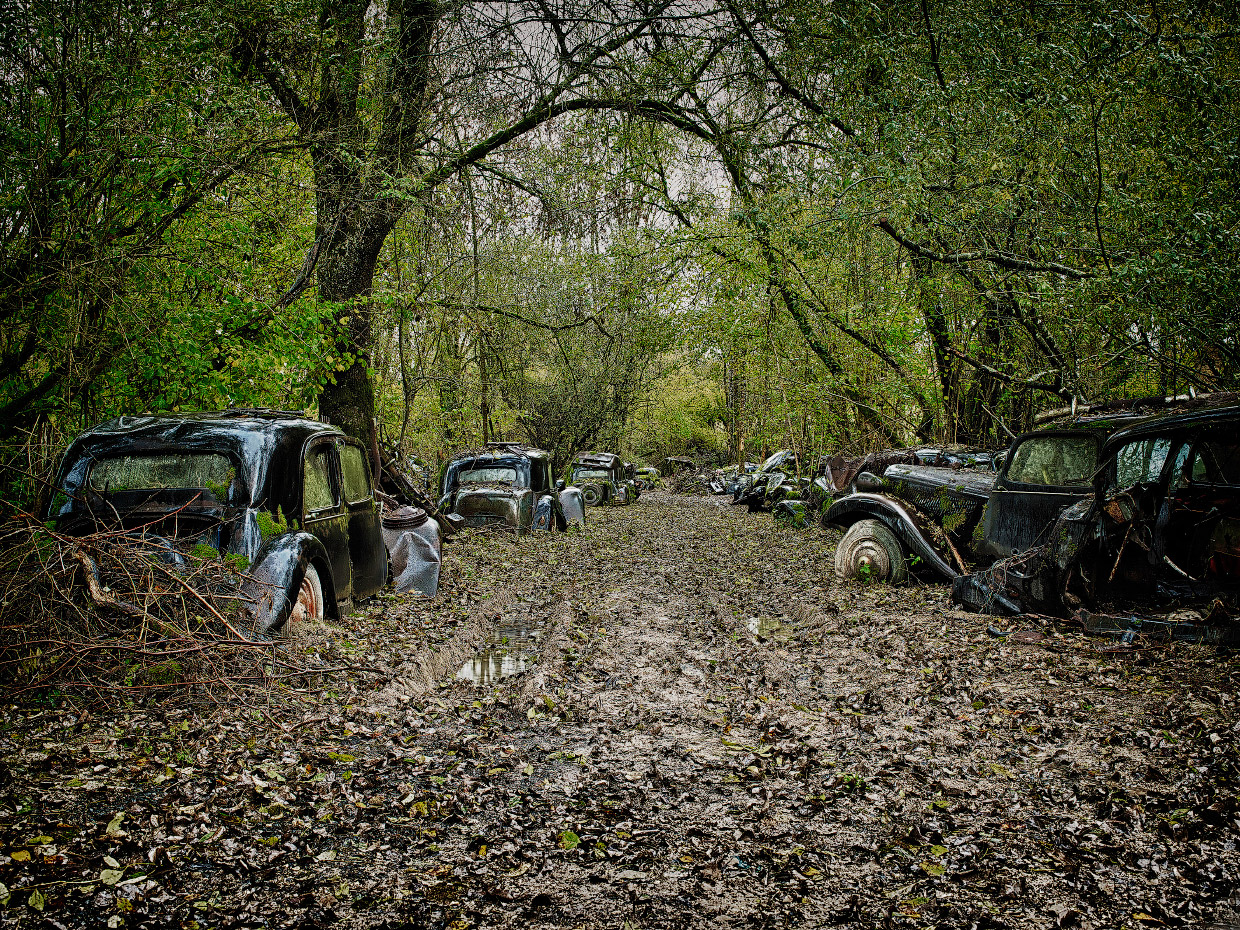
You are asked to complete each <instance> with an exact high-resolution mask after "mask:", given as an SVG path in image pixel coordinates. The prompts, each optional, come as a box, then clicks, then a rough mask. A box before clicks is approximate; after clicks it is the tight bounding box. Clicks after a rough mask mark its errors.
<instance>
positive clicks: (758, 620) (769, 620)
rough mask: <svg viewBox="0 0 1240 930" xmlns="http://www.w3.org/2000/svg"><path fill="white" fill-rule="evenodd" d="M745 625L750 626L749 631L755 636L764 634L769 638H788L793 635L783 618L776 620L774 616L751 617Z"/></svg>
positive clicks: (763, 635)
mask: <svg viewBox="0 0 1240 930" xmlns="http://www.w3.org/2000/svg"><path fill="white" fill-rule="evenodd" d="M745 626H747V627H748V628H749V632H750V633H752V634H753V635H754V636H762V637H765V638H767V639H770V638H772V637H777V636H782V637H783V638H785V639H787V638H788V637H789V636H791V635H792V630H791V629H789V627H788V625H787V624H786V623H784V622H783V621H782V620H776V619H775V618H774V617H750V618H749V619H747V620H746V621H745Z"/></svg>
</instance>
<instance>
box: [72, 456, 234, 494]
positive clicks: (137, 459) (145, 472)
mask: <svg viewBox="0 0 1240 930" xmlns="http://www.w3.org/2000/svg"><path fill="white" fill-rule="evenodd" d="M235 476H236V471H235V469H234V468H233V464H232V462H231V461H229V459H228V457H227V456H225V455H220V454H218V453H211V452H198V453H184V452H182V453H171V454H161V455H120V456H116V457H115V458H106V459H100V460H99V461H97V462H95V464H94V466H93V467H92V468H91V470H90V478H89V481H90V487H91V489H92V490H95V491H99V492H107V493H117V492H121V491H160V490H170V489H180V490H204V491H210V492H211V493H212V494H213V495H214V496H215V497H216V498H217V499H219V500H224V499H225V498H226V497H227V496H228V487H229V485H230V484H232V481H233V478H234V477H235Z"/></svg>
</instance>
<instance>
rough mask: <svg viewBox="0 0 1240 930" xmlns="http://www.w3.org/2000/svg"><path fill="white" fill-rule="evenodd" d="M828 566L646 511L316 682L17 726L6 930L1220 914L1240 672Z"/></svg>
mask: <svg viewBox="0 0 1240 930" xmlns="http://www.w3.org/2000/svg"><path fill="white" fill-rule="evenodd" d="M836 539H837V535H836V534H835V533H833V532H829V531H825V530H822V529H812V530H808V531H798V530H793V529H785V528H783V527H780V526H778V525H776V524H774V523H773V522H772V521H771V518H770V517H769V516H767V515H750V514H747V513H744V512H742V511H740V510H739V509H736V508H730V507H728V506H726V505H725V504H724V503H723V502H722V500H721V499H718V498H703V497H680V496H675V495H668V494H658V493H654V494H647V495H645V496H643V497H642V499H641V500H640V501H639V502H638V503H637V504H635V505H633V506H631V507H627V508H620V509H614V510H591V512H590V524H589V526H588V528H587V529H586V530H585V531H584V532H572V533H569V534H567V535H557V536H554V537H532V538H526V539H520V540H517V539H514V538H512V537H509V536H504V535H487V534H482V533H477V532H473V533H468V534H466V536H465V538H462V539H459V540H456V541H454V542H452V543H450V544H449V545H448V547H447V548H446V551H445V558H444V573H443V584H442V587H441V591H440V594H439V596H438V597H437V598H436V599H435V600H434V601H433V602H428V601H425V600H419V599H414V598H404V597H401V598H397V597H394V596H385V597H381V598H379V599H377V600H376V601H372V602H371V603H369V604H364V605H362V606H361V608H360V609H359V610H358V611H357V612H355V613H354V614H353V615H351V616H349V617H348V618H347V619H346V621H345V622H344V623H343V624H342V625H341V626H340V627H339V628H333V627H318V628H314V629H309V630H303V631H301V632H300V633H298V634H296V635H294V636H292V637H291V638H290V639H289V640H288V641H286V642H285V643H283V644H282V645H281V648H283V649H287V650H291V651H294V652H297V653H298V654H299V659H300V660H302V661H305V662H307V663H309V664H311V665H313V666H314V667H315V668H317V669H319V672H318V674H317V678H315V679H314V684H313V686H312V687H310V688H303V689H301V690H295V689H293V688H291V687H288V688H281V687H272V688H269V689H266V690H263V691H256V690H254V689H247V690H238V691H237V692H236V696H235V698H234V699H232V700H229V701H224V702H220V701H219V700H218V699H216V700H214V701H209V700H207V699H206V698H205V697H203V696H202V695H200V694H198V693H197V692H193V693H190V692H188V691H182V692H176V691H168V690H162V691H158V690H157V691H152V692H151V693H150V695H149V696H147V697H142V696H141V695H140V694H139V695H138V696H135V694H134V693H133V692H130V693H127V694H126V695H124V696H123V697H122V698H118V700H117V701H115V702H113V704H112V705H111V706H104V705H99V704H95V705H93V706H83V705H81V704H79V703H77V702H75V701H74V700H73V699H72V697H71V696H70V697H63V696H62V697H57V696H55V695H45V696H44V697H43V703H42V704H32V703H30V701H29V699H27V700H26V702H25V703H20V704H14V703H7V704H6V705H5V706H4V708H3V711H2V712H0V727H2V730H0V755H2V757H3V760H4V761H3V763H2V764H0V841H2V845H0V883H2V885H0V901H3V902H4V903H3V907H0V925H3V926H50V927H57V928H78V927H109V928H117V927H187V928H193V927H199V928H206V927H221V928H223V927H327V926H349V927H391V928H396V927H434V928H465V927H502V926H513V927H617V928H618V927H627V928H639V927H643V928H644V927H652V928H653V927H678V928H679V927H796V926H805V927H826V926H840V927H858V928H860V927H931V926H939V927H1056V926H1063V927H1073V926H1075V927H1097V928H1103V927H1105V928H1120V927H1134V928H1135V927H1161V926H1217V927H1229V926H1235V925H1236V923H1235V921H1236V916H1237V912H1238V911H1240V851H1238V850H1237V847H1236V843H1237V839H1238V838H1240V821H1238V818H1240V806H1238V803H1237V792H1238V791H1240V774H1238V770H1237V768H1238V765H1240V760H1238V758H1237V735H1238V733H1240V724H1238V723H1237V720H1238V719H1240V717H1238V715H1237V700H1238V696H1240V662H1237V660H1236V659H1234V658H1231V657H1229V656H1226V655H1222V654H1219V653H1217V652H1215V651H1214V650H1213V649H1209V648H1205V647H1194V646H1176V647H1172V648H1159V649H1148V650H1135V651H1130V652H1128V653H1124V654H1117V653H1114V652H1105V651H1100V649H1099V646H1100V645H1103V646H1105V645H1106V643H1105V642H1101V641H1098V640H1088V639H1085V638H1084V637H1081V636H1078V635H1076V634H1074V633H1071V632H1065V631H1063V630H1059V631H1057V630H1055V629H1053V628H1047V627H1036V626H1035V625H1034V624H1033V623H1032V622H1029V621H1024V622H1023V624H1022V623H1021V622H1018V623H1016V624H1015V625H1012V626H1011V627H1010V630H1011V635H1007V636H996V635H993V633H994V632H1008V630H1009V628H1008V627H1007V626H1005V627H1004V630H1002V631H996V630H993V629H992V631H991V632H989V633H988V630H987V621H986V620H985V619H983V618H979V617H975V616H968V615H963V614H959V613H956V612H955V611H953V610H952V609H951V606H950V604H949V603H948V600H947V592H946V591H945V590H944V589H943V588H942V587H912V588H906V589H902V590H896V589H891V588H885V587H872V588H866V587H858V586H853V585H839V584H837V583H836V582H835V581H834V580H833V578H832V576H831V564H832V563H831V553H832V550H833V546H834V542H835V540H836ZM487 644H490V645H491V646H492V647H499V648H498V652H495V653H493V654H492V656H491V658H490V659H488V660H487V661H486V662H483V663H475V667H477V666H478V665H479V664H481V665H483V666H486V667H493V666H498V665H499V664H500V663H501V661H502V657H501V653H503V652H505V651H506V652H507V653H508V662H509V664H510V666H511V665H512V664H513V663H516V665H515V667H518V668H523V670H522V671H520V672H519V673H518V674H515V675H512V676H510V677H506V678H502V679H499V680H491V681H488V682H485V683H482V684H478V683H476V682H474V681H471V680H468V678H467V677H458V671H459V670H460V669H462V667H464V666H467V664H468V663H469V660H470V659H471V657H472V656H474V655H475V653H477V651H478V650H479V649H481V648H484V647H486V646H487ZM522 656H523V657H524V662H521V661H519V660H520V659H521V658H522ZM217 693H218V690H217Z"/></svg>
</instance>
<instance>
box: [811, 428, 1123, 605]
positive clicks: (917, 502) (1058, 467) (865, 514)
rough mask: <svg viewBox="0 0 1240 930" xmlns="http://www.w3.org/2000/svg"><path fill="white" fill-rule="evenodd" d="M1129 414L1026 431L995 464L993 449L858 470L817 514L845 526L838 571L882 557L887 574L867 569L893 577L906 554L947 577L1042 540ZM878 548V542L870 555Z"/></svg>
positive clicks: (1086, 485) (921, 567)
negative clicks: (947, 460) (878, 471)
mask: <svg viewBox="0 0 1240 930" xmlns="http://www.w3.org/2000/svg"><path fill="white" fill-rule="evenodd" d="M1133 422H1136V419H1135V418H1124V417H1109V418H1095V419H1081V420H1079V421H1077V422H1075V423H1072V424H1070V425H1068V426H1066V427H1062V428H1053V429H1043V430H1037V431H1034V432H1029V433H1025V434H1024V435H1021V436H1018V437H1016V438H1015V439H1013V441H1012V443H1011V445H1010V446H1009V447H1008V450H1007V453H1006V454H1005V455H1004V456H1002V459H1001V461H1002V465H1001V467H1000V470H999V471H998V472H996V471H994V470H993V466H992V464H991V463H992V462H993V461H994V460H995V459H994V457H991V456H976V457H967V458H964V459H962V461H963V462H964V463H965V466H964V467H959V466H957V467H946V466H942V465H913V464H895V465H891V466H889V467H887V468H886V469H885V470H884V472H883V474H882V477H878V476H875V475H874V474H872V473H869V472H862V473H861V474H860V475H858V476H857V477H856V479H855V481H854V484H853V487H854V489H855V490H854V491H853V493H850V494H847V495H846V496H843V497H840V498H837V499H836V500H835V501H834V502H833V503H832V504H831V505H830V506H829V507H828V508H827V510H826V511H825V513H824V515H823V522H824V523H826V524H831V525H835V526H839V527H843V528H845V529H847V530H848V531H849V532H847V533H846V534H845V536H844V539H843V540H841V542H840V544H839V546H837V549H836V571H837V574H838V575H840V577H844V578H849V577H857V576H859V575H865V574H866V573H867V571H869V570H870V567H871V566H873V565H878V564H880V563H882V564H889V565H891V566H894V568H893V569H892V570H891V571H892V572H894V574H888V570H887V568H882V569H881V570H878V572H877V576H875V575H871V577H872V578H873V579H874V580H888V577H892V578H895V579H896V580H899V575H900V566H899V564H898V563H899V562H900V561H901V560H905V561H907V562H909V563H910V565H909V567H911V568H912V570H913V572H914V573H916V574H919V575H922V576H925V577H929V578H938V579H941V580H947V581H950V580H952V579H954V578H956V577H957V576H959V575H961V574H963V573H966V572H968V571H971V570H972V568H973V567H974V566H977V565H989V564H990V563H992V562H994V561H995V560H996V559H1000V558H1003V557H1004V556H1007V555H1011V554H1012V553H1013V552H1020V551H1022V550H1024V549H1027V548H1028V547H1030V546H1032V545H1034V544H1035V543H1037V542H1039V541H1044V540H1045V539H1046V536H1047V533H1048V532H1049V530H1050V528H1051V526H1052V525H1053V524H1054V522H1055V519H1056V517H1057V516H1058V515H1059V513H1060V511H1062V510H1063V509H1064V508H1065V507H1067V506H1070V505H1071V504H1074V503H1076V502H1077V501H1079V500H1081V499H1082V498H1084V497H1086V496H1088V494H1089V493H1090V487H1091V482H1092V479H1093V475H1094V473H1095V471H1096V470H1097V467H1098V461H1099V453H1100V450H1101V448H1102V445H1103V443H1104V442H1105V441H1106V439H1107V437H1108V436H1110V435H1111V434H1112V433H1114V432H1115V431H1116V430H1118V429H1120V428H1121V427H1122V426H1124V425H1128V424H1131V423H1133ZM876 527H877V528H881V532H880V531H879V529H877V528H876ZM876 538H877V542H876V541H875V540H876ZM893 539H894V543H895V544H896V545H895V546H893V545H892V542H893ZM877 549H885V550H886V551H885V552H879V553H878V555H879V558H878V560H877V562H875V561H873V560H872V559H871V556H872V555H874V553H875V551H876V550H877Z"/></svg>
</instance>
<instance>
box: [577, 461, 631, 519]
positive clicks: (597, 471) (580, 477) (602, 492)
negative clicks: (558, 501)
mask: <svg viewBox="0 0 1240 930" xmlns="http://www.w3.org/2000/svg"><path fill="white" fill-rule="evenodd" d="M633 471H634V473H636V468H634V469H633ZM568 483H569V484H570V485H572V486H574V487H577V488H580V489H581V496H582V499H583V500H584V501H585V502H586V504H587V505H588V506H590V507H597V506H600V505H602V504H631V503H633V502H634V501H635V500H637V498H638V497H639V496H640V495H641V489H640V488H639V487H638V484H637V482H636V481H634V480H633V479H632V478H631V477H630V475H629V468H628V466H626V465H625V463H624V462H623V461H622V460H621V458H620V456H618V455H614V454H612V453H610V452H580V453H578V454H577V455H576V456H574V458H573V461H572V464H570V465H569V467H568Z"/></svg>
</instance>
